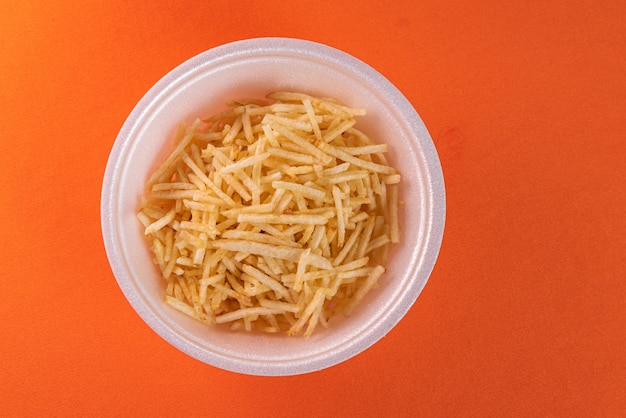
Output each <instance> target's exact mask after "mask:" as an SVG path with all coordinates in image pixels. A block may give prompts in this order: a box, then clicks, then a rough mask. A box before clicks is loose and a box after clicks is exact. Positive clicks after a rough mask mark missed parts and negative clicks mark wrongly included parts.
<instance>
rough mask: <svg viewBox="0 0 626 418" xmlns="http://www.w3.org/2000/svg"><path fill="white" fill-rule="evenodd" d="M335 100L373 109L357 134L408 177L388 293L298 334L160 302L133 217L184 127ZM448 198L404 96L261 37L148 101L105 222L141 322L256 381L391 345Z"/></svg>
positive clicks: (111, 169)
mask: <svg viewBox="0 0 626 418" xmlns="http://www.w3.org/2000/svg"><path fill="white" fill-rule="evenodd" d="M276 90H283V91H287V90H289V91H302V92H306V93H310V94H312V95H317V96H332V97H335V98H337V99H339V100H341V101H342V102H343V103H345V104H347V105H350V106H355V107H365V108H366V109H367V112H368V114H367V116H363V117H360V118H359V119H358V123H357V127H358V128H360V129H361V130H363V131H364V132H365V133H366V134H368V135H369V136H370V137H372V138H373V139H375V140H376V141H377V142H387V143H389V144H390V148H391V150H390V152H389V155H388V157H389V160H390V162H391V164H393V165H394V166H395V167H396V168H398V169H399V170H400V172H401V173H402V183H401V188H400V197H401V200H402V201H403V205H401V208H400V222H401V227H402V231H403V235H402V242H401V243H400V244H399V245H396V246H395V247H394V249H393V250H392V252H391V254H390V259H389V264H388V270H387V272H386V274H385V275H384V276H383V278H382V280H381V286H380V287H379V288H377V289H374V290H373V291H371V292H370V294H369V295H368V296H367V298H366V299H365V300H364V301H363V303H362V304H361V305H360V306H359V307H358V308H357V309H356V310H355V311H354V313H353V314H352V316H351V317H349V318H343V317H339V316H338V317H335V318H333V319H331V321H330V324H331V326H330V328H328V329H324V328H322V327H318V328H317V329H316V332H315V333H314V334H313V335H312V336H311V338H309V339H308V340H304V339H303V338H302V337H300V336H297V337H289V338H288V337H286V336H284V335H282V334H280V335H261V334H258V333H245V332H231V331H229V330H227V329H225V328H222V327H207V326H205V325H202V324H200V323H198V322H196V321H195V320H193V319H191V318H188V317H186V316H184V315H183V314H180V313H179V312H177V311H175V310H174V309H172V308H170V307H169V306H167V305H166V304H165V303H164V302H163V296H164V286H163V282H162V279H161V277H160V273H159V272H158V270H157V269H156V268H155V266H154V265H153V263H152V261H151V254H150V251H149V248H148V245H147V242H146V241H145V238H144V236H143V230H142V227H141V225H140V224H139V222H138V221H137V219H136V216H135V215H136V211H137V209H138V204H139V199H140V197H141V196H142V194H143V192H144V184H145V181H146V179H147V178H148V177H149V175H150V174H151V172H152V171H153V170H154V169H155V168H156V167H157V166H158V165H159V164H160V163H161V162H162V161H163V160H164V158H165V156H166V154H167V153H168V152H169V151H170V150H171V148H172V137H173V133H174V132H175V129H176V126H177V124H178V123H179V122H180V121H182V120H185V121H188V122H190V123H191V122H192V121H193V120H194V119H195V118H198V117H200V118H201V117H205V116H209V115H212V114H214V113H216V112H218V111H220V110H223V109H224V107H225V103H226V101H228V100H231V99H236V98H261V97H263V96H265V94H267V93H269V92H271V91H276ZM444 210H445V199H444V194H443V181H442V176H441V169H440V166H439V161H438V158H437V155H436V152H435V150H434V147H433V145H432V141H431V139H430V136H429V134H428V132H427V130H426V128H425V127H424V125H423V124H422V121H421V120H420V118H419V116H418V115H417V113H415V111H414V109H413V108H412V107H411V106H410V104H409V103H408V101H407V100H406V99H405V98H404V97H403V96H402V95H401V93H400V92H399V91H398V90H397V89H395V87H393V85H392V84H391V83H389V82H388V81H387V80H386V79H385V78H384V77H382V76H381V75H380V74H378V73H377V72H375V71H374V70H373V69H371V68H370V67H369V66H367V65H366V64H364V63H362V62H361V61H358V60H356V59H355V58H353V57H351V56H349V55H347V54H345V53H343V52H340V51H337V50H335V49H332V48H329V47H326V46H323V45H320V44H316V43H312V42H306V41H299V40H289V39H257V40H250V41H241V42H236V43H233V44H228V45H225V46H222V47H218V48H215V49H212V50H209V51H207V52H205V53H203V54H200V55H198V56H196V57H194V58H192V59H191V60H189V61H187V62H185V63H183V64H182V65H181V66H179V67H177V68H176V69H174V70H173V71H172V72H170V73H169V74H168V75H166V76H165V77H164V78H163V79H162V80H160V81H159V82H158V83H157V84H156V85H155V86H154V87H153V88H152V89H151V90H150V91H149V92H148V93H147V94H146V96H144V98H143V99H142V100H141V101H140V103H139V104H138V105H137V107H136V108H135V109H134V110H133V112H132V113H131V115H130V116H129V118H128V120H127V121H126V123H125V125H124V126H123V128H122V130H121V131H120V134H119V136H118V138H117V141H116V143H115V145H114V148H113V151H112V153H111V157H110V159H109V163H108V166H107V171H106V173H105V180H104V184H103V203H102V220H103V235H104V240H105V246H106V249H107V254H108V256H109V259H110V262H111V266H112V269H113V271H114V274H115V276H116V279H117V281H118V283H119V285H120V287H121V288H122V290H123V292H124V294H125V295H126V297H127V298H128V300H129V302H130V303H131V305H132V306H133V307H134V308H135V310H136V311H137V312H138V314H139V315H140V316H141V317H142V318H143V319H144V320H145V321H146V322H147V324H148V325H149V326H150V327H151V328H152V329H154V331H155V332H157V333H158V334H159V335H160V336H161V337H163V338H164V339H165V340H167V341H168V342H170V343H171V344H173V345H174V346H176V347H177V348H179V349H180V350H182V351H184V352H186V353H187V354H189V355H191V356H193V357H195V358H197V359H198V360H201V361H203V362H206V363H209V364H212V365H214V366H216V367H220V368H224V369H227V370H232V371H237V372H241V373H247V374H256V375H290V374H300V373H306V372H310V371H314V370H319V369H322V368H325V367H329V366H331V365H334V364H336V363H338V362H340V361H343V360H345V359H347V358H350V357H352V356H354V355H355V354H358V353H359V352H361V351H363V350H364V349H366V348H367V347H369V346H370V345H372V344H373V343H374V342H376V341H377V340H378V339H380V338H381V337H382V336H384V335H385V334H386V333H387V332H388V331H389V330H390V329H391V328H392V327H393V326H394V325H395V324H396V323H397V322H398V321H399V320H400V319H401V318H402V316H404V314H405V313H406V311H407V310H408V309H409V308H410V306H411V305H412V304H413V302H414V301H415V299H416V298H417V296H418V295H419V293H420V291H421V290H422V288H423V287H424V285H425V283H426V281H427V279H428V276H429V274H430V272H431V270H432V267H433V265H434V262H435V258H436V256H437V253H438V250H439V246H440V242H441V235H442V232H443V217H444Z"/></svg>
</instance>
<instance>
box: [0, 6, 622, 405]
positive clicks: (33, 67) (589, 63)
mask: <svg viewBox="0 0 626 418" xmlns="http://www.w3.org/2000/svg"><path fill="white" fill-rule="evenodd" d="M364 3H365V2H354V1H344V0H333V1H327V2H321V1H320V2H310V4H309V5H305V2H302V4H300V3H298V4H296V3H286V2H285V3H283V2H278V1H272V0H264V1H263V2H247V3H246V2H230V1H210V2H208V1H196V2H193V1H183V0H180V1H176V2H165V1H134V2H131V1H122V0H107V1H94V0H90V1H49V2H37V1H25V0H20V1H6V0H1V1H0V54H1V55H0V110H1V112H2V113H1V114H0V135H1V138H0V179H1V181H0V192H1V193H0V216H1V217H0V219H2V226H1V231H2V233H1V239H0V271H1V272H2V273H0V277H1V279H2V301H1V302H0V339H1V340H0V347H1V348H0V350H1V351H0V379H1V380H0V415H2V416H4V417H13V416H33V415H35V416H143V415H146V416H174V415H178V416H183V414H184V415H185V416H213V415H219V416H274V417H283V416H284V417H287V416H309V415H310V416H331V415H332V416H368V415H371V416H409V415H413V414H415V415H416V416H437V417H450V416H480V417H484V416H521V417H530V416H532V417H535V416H552V417H570V416H592V417H600V416H602V417H617V416H625V414H626V350H625V348H624V347H625V346H626V262H625V261H624V260H625V252H626V251H625V250H626V212H625V209H624V208H625V207H626V183H625V179H626V144H625V141H626V123H625V122H626V121H625V115H626V25H625V24H624V17H625V16H626V2H624V1H620V0H614V1H611V0H604V1H593V0H589V1H583V0H574V1H565V0H562V1H547V2H546V1H535V0H527V1H516V2H502V1H496V0H485V1H457V2H451V1H425V0H402V1H384V2H369V3H367V4H364ZM257 36H289V37H297V38H304V39H309V40H313V41H318V42H322V43H326V44H328V45H331V46H334V47H336V48H339V49H342V50H344V51H346V52H348V53H351V54H353V55H354V56H356V57H358V58H360V59H362V60H364V61H365V62H367V63H369V64H370V65H372V66H373V67H374V68H376V69H377V70H379V71H380V72H381V73H382V74H384V75H385V76H387V77H388V78H389V79H390V80H391V81H392V82H393V83H394V84H396V85H397V86H398V87H399V88H400V90H402V91H403V92H404V93H405V95H406V96H407V98H408V99H409V100H410V101H411V102H412V103H413V105H414V106H415V107H416V109H417V111H418V112H419V113H420V115H421V116H422V118H423V120H424V122H425V123H426V125H427V127H428V128H429V130H430V132H431V134H432V136H433V140H434V142H435V144H436V146H437V149H438V151H439V155H440V158H441V162H442V166H443V171H444V176H445V180H446V189H447V203H448V213H447V223H446V230H445V235H444V240H443V245H442V248H441V253H440V257H439V260H438V262H437V265H436V267H435V269H434V272H433V274H432V276H431V278H430V281H429V282H428V284H427V286H426V288H425V289H424V291H423V293H422V295H421V296H420V298H419V299H418V301H417V303H416V304H415V305H414V306H413V308H412V309H411V310H410V311H409V313H408V314H407V315H406V317H405V318H404V319H403V320H402V321H401V322H400V323H399V325H398V326H397V327H396V328H394V329H393V330H392V331H391V332H390V333H389V334H388V336H386V337H385V338H383V339H382V340H381V341H380V342H378V343H377V344H375V345H374V346H373V347H372V348H370V349H369V350H367V351H365V352H363V353H362V354H360V355H358V356H357V357H355V358H353V359H351V360H349V361H347V362H345V363H342V364H340V365H337V366H335V367H333V368H331V369H327V370H324V371H321V372H316V373H312V374H307V375H303V376H294V377H281V378H278V377H275V378H264V377H251V376H244V375H239V374H235V373H231V372H226V371H222V370H219V369H216V368H213V367H211V366H208V365H205V364H203V363H200V362H198V361H196V360H194V359H192V358H190V357H188V356H186V355H185V354H182V353H181V352H179V351H177V350H176V349H174V348H173V347H171V346H169V345H168V344H167V343H165V342H164V341H163V340H162V339H161V338H160V337H158V336H157V335H156V334H155V333H154V332H152V331H151V330H150V329H149V328H148V327H147V326H146V325H145V324H144V323H143V322H142V321H141V320H140V318H139V317H138V316H137V315H136V314H135V312H134V311H133V310H132V309H131V307H130V305H129V304H128V303H127V302H126V300H125V299H124V296H123V295H122V293H121V291H120V290H119V288H118V286H117V283H116V281H115V279H114V277H113V275H112V273H111V271H110V269H109V265H108V262H107V259H106V255H105V252H104V247H103V243H102V238H101V232H100V218H99V216H100V213H99V204H100V187H101V181H102V177H103V174H104V168H105V164H106V161H107V158H108V153H109V151H110V149H111V146H112V145H113V142H114V140H115V138H116V135H117V133H118V130H119V129H120V127H121V125H122V124H123V122H124V120H125V118H126V116H127V115H128V114H129V112H130V111H131V109H132V108H133V106H134V105H135V103H136V102H137V101H138V100H139V99H140V98H141V97H142V95H143V94H144V93H145V92H146V91H147V90H148V89H149V88H150V87H151V86H152V84H153V83H155V82H156V81H157V80H158V79H159V78H160V77H161V76H163V75H164V74H165V73H166V72H168V71H169V70H171V69H172V68H173V67H175V66H176V65H178V64H179V63H181V62H182V61H184V60H186V59H188V58H190V57H192V56H194V55H196V54H198V53H200V52H202V51H204V50H206V49H209V48H211V47H214V46H217V45H220V44H223V43H226V42H230V41H234V40H239V39H244V38H250V37H257Z"/></svg>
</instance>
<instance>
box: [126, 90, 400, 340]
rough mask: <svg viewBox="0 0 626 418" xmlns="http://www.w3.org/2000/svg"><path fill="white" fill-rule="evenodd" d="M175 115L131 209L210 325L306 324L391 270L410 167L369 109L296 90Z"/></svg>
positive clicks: (186, 309)
mask: <svg viewBox="0 0 626 418" xmlns="http://www.w3.org/2000/svg"><path fill="white" fill-rule="evenodd" d="M266 99H267V100H257V99H245V100H244V99H241V100H231V101H229V102H228V103H227V105H228V109H227V110H225V111H223V112H221V113H219V114H216V115H214V116H211V117H207V118H204V119H197V120H196V121H195V122H194V123H193V124H192V125H190V126H188V125H187V124H185V123H181V124H180V126H179V129H178V131H177V132H176V134H175V146H174V148H173V150H172V152H171V154H170V155H169V156H168V157H167V158H166V159H165V160H164V162H163V164H162V165H161V166H160V167H159V168H157V169H156V170H155V171H154V173H152V175H151V176H150V177H149V179H148V181H147V183H146V193H145V195H144V196H143V197H142V198H141V202H140V206H139V210H138V213H137V218H138V220H139V222H140V224H141V225H142V227H143V231H144V235H145V237H146V239H147V242H148V245H150V248H151V251H152V254H153V257H154V263H155V266H156V268H158V269H159V270H160V272H161V274H162V277H163V281H164V302H165V303H166V304H168V305H169V306H171V307H172V308H174V309H176V310H177V311H179V312H182V313H183V314H185V315H188V316H190V317H192V318H194V319H196V320H198V321H199V322H202V323H204V324H207V325H214V324H228V325H227V326H228V327H229V328H230V329H231V330H233V331H235V330H246V331H254V330H256V331H259V332H271V333H276V332H283V333H285V334H286V335H288V336H291V335H296V334H301V335H302V336H303V337H304V338H305V339H306V338H309V337H311V335H313V334H314V332H315V330H316V329H317V328H318V325H320V324H321V326H322V327H324V328H325V327H328V326H330V324H331V323H330V322H329V321H330V319H331V318H332V317H333V316H334V315H336V314H339V313H343V314H344V315H346V316H347V315H349V314H350V313H352V312H353V311H354V310H355V309H358V305H359V304H360V303H361V301H362V300H363V299H364V298H365V297H366V295H367V294H368V293H369V292H370V291H371V290H372V289H373V288H375V287H376V286H378V285H379V284H381V283H383V280H382V279H383V275H384V272H385V271H386V266H385V263H386V260H385V258H386V254H387V253H388V252H389V248H390V247H391V246H392V245H394V244H397V243H399V242H400V241H401V234H400V232H401V231H400V224H401V222H400V220H399V217H400V214H399V206H400V205H401V200H400V196H399V189H398V186H399V184H400V183H401V180H402V176H401V173H399V172H398V170H396V169H395V168H394V167H393V166H391V165H390V164H389V159H388V158H387V156H386V155H385V154H386V153H388V152H389V151H390V149H389V148H390V147H389V145H388V144H386V143H377V142H376V141H374V140H373V139H372V138H369V137H368V136H367V135H366V134H365V133H363V132H362V131H360V130H358V129H357V128H356V127H355V126H356V125H357V120H356V117H360V116H362V115H365V109H363V108H356V107H350V106H346V105H344V104H342V103H340V102H339V101H337V100H335V99H330V98H320V97H314V96H311V95H308V94H305V93H299V92H274V93H270V94H268V95H267V96H266Z"/></svg>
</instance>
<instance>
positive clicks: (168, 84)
mask: <svg viewBox="0 0 626 418" xmlns="http://www.w3.org/2000/svg"><path fill="white" fill-rule="evenodd" d="M242 52H248V53H281V54H289V55H295V56H299V57H305V58H314V59H316V60H318V61H321V62H324V63H328V64H332V65H333V66H335V67H336V68H339V69H341V70H343V71H345V72H348V73H351V74H355V75H356V77H357V78H359V79H363V80H368V82H370V83H374V84H375V85H377V86H378V89H379V90H382V89H384V90H386V91H390V92H392V93H393V94H391V95H389V96H390V97H387V96H386V98H387V99H389V100H390V101H391V102H392V103H393V105H394V107H396V108H398V109H399V110H400V114H401V115H402V117H403V119H405V120H407V121H408V124H409V125H410V126H411V130H412V132H411V133H412V135H413V136H415V140H416V142H419V147H420V151H421V154H422V155H421V157H422V160H423V161H424V162H425V175H426V177H428V182H427V183H428V184H429V185H430V190H428V195H429V196H430V199H429V202H430V203H431V207H430V208H429V209H430V210H429V211H428V212H427V213H428V215H429V216H428V219H427V220H426V222H427V229H426V235H427V236H425V237H424V241H425V251H424V253H423V254H422V256H421V258H420V266H419V273H420V274H421V275H423V276H424V280H422V281H418V280H414V281H413V282H412V283H411V285H410V286H409V288H408V289H406V291H404V292H403V293H402V298H401V299H402V300H400V301H398V302H397V303H395V304H394V306H393V309H395V313H394V314H395V315H394V316H393V319H392V320H391V321H387V326H386V327H378V328H376V327H374V329H372V330H368V333H367V334H368V335H366V336H364V337H363V338H359V339H358V340H357V341H354V342H353V344H352V345H351V346H350V347H344V346H341V347H339V348H338V349H335V350H334V351H333V352H332V353H330V356H331V358H332V359H331V361H330V362H329V361H328V358H324V359H322V360H321V361H316V360H315V359H309V358H302V359H300V360H299V361H288V362H285V363H283V364H279V363H277V362H269V363H268V364H258V363H257V362H253V363H247V362H246V361H245V359H235V360H233V359H232V358H230V359H224V358H218V359H217V361H216V356H217V357H220V356H219V355H218V354H215V353H210V354H208V355H207V354H206V352H204V350H203V349H202V347H199V346H197V345H194V344H193V342H191V341H189V340H188V339H186V340H184V341H181V340H180V338H179V337H178V334H177V333H176V330H173V329H172V328H171V327H170V326H169V325H168V324H165V323H163V321H161V320H160V318H158V317H155V315H154V314H153V313H152V311H151V310H150V309H149V307H148V306H147V305H148V303H149V301H146V300H144V298H143V297H142V295H138V294H137V292H136V289H135V288H134V286H133V284H132V283H131V280H130V278H129V277H128V275H127V271H126V270H125V269H124V268H123V267H122V266H123V264H124V263H123V262H122V261H121V260H122V258H123V254H122V253H121V249H120V246H119V243H118V239H117V236H116V232H115V227H114V224H115V221H116V220H115V219H114V218H115V216H114V207H115V193H114V191H115V188H116V187H115V186H116V183H117V182H118V179H117V178H116V177H115V172H116V171H117V170H118V169H119V168H120V165H121V164H122V160H123V157H124V155H123V151H124V150H125V149H126V146H128V141H129V140H130V139H131V137H132V133H133V131H134V130H135V129H136V128H137V125H138V124H139V123H140V121H141V119H142V117H145V112H146V111H147V110H148V109H149V108H150V107H151V105H152V104H153V103H154V102H156V101H158V100H159V97H161V96H162V95H164V94H166V93H167V92H168V90H170V89H171V88H172V86H173V85H176V84H177V83H180V82H181V80H184V78H185V76H186V75H187V74H190V73H193V72H197V71H201V69H202V68H203V66H204V65H206V64H207V63H211V62H213V63H214V62H218V61H223V60H227V59H231V58H233V57H236V56H238V55H242ZM435 202H436V205H435ZM100 211H101V229H102V238H103V240H104V246H105V251H106V255H107V258H108V260H109V264H110V267H111V269H112V271H113V274H114V277H115V279H116V281H117V283H118V285H119V287H120V288H121V290H122V292H123V294H124V295H125V297H126V299H127V301H128V302H129V303H130V305H131V306H132V307H133V309H134V310H135V311H136V313H137V314H138V315H139V316H140V317H141V318H142V320H144V322H146V323H147V325H148V326H149V327H150V328H152V329H153V331H155V332H156V333H157V334H158V335H159V336H160V337H162V338H163V339H165V340H166V341H167V342H169V343H170V344H172V345H173V346H175V347H176V348H178V349H179V350H181V351H183V352H184V353H186V354H188V355H190V356H191V357H194V358H196V359H197V360H200V361H202V362H204V363H207V364H210V365H213V366H215V367H219V368H222V369H225V370H230V371H233V372H239V373H244V374H251V375H265V376H268V375H274V376H279V375H281V376H284V375H295V374H303V373H308V372H313V371H316V370H321V369H324V368H327V367H331V366H333V365H336V364H338V363H341V362H343V361H345V360H347V359H349V358H351V357H353V356H355V355H357V354H359V353H360V352H362V351H364V350H366V349H367V348H369V347H370V346H371V345H373V344H375V343H376V342H377V341H378V340H380V339H381V338H382V337H384V336H385V335H386V334H387V333H388V332H389V331H391V329H392V328H394V327H395V326H396V325H397V323H398V322H399V321H400V320H401V319H402V317H404V315H405V314H406V313H407V312H408V310H409V309H410V307H411V306H412V305H413V304H414V303H415V301H416V300H417V298H418V296H419V294H420V293H421V292H422V290H423V288H424V287H425V285H426V283H427V281H428V279H429V277H430V275H431V273H432V270H433V268H434V265H435V263H436V260H437V258H438V255H439V251H440V248H441V243H442V240H443V232H444V226H445V215H446V199H445V185H444V178H443V172H442V168H441V164H440V161H439V157H438V154H437V151H436V149H435V146H434V143H433V141H432V138H431V136H430V134H429V132H428V130H427V128H426V126H425V125H424V123H423V121H422V119H421V117H420V116H419V115H418V113H417V111H416V110H415V108H414V107H413V106H412V105H411V103H410V102H409V101H408V99H407V98H406V97H405V96H404V95H403V94H402V92H401V91H400V90H399V89H397V88H396V87H395V86H394V85H393V84H392V83H391V82H390V81H389V80H388V79H387V78H386V77H384V76H383V75H382V74H381V73H379V72H378V71H376V70H375V69H374V68H372V67H371V66H369V65H368V64H366V63H365V62H363V61H361V60H359V59H358V58H356V57H354V56H352V55H350V54H348V53H346V52H344V51H341V50H339V49H337V48H334V47H331V46H328V45H325V44H322V43H318V42H314V41H309V40H303V39H296V38H277V37H266V38H251V39H246V40H239V41H234V42H230V43H226V44H223V45H219V46H216V47H214V48H211V49H208V50H206V51H204V52H201V53H199V54H197V55H195V56H193V57H191V58H189V59H187V60H186V61H184V62H182V63H181V64H180V65H178V66H176V67H175V68H174V69H172V70H170V71H169V72H168V73H167V74H165V75H164V76H163V77H162V78H161V79H160V80H158V81H157V82H156V83H155V84H154V85H153V86H152V87H151V88H150V89H149V90H148V91H147V92H146V93H145V95H144V96H143V97H142V98H141V99H140V100H139V102H138V103H137V104H136V105H135V107H134V108H133V110H132V111H131V112H130V114H129V115H128V116H127V118H126V120H125V122H124V124H123V125H122V128H121V129H120V131H119V133H118V136H117V138H116V140H115V142H114V144H113V147H112V149H111V152H110V155H109V159H108V161H107V164H106V168H105V173H104V177H103V181H102V192H101V205H100ZM365 337H367V338H365Z"/></svg>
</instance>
